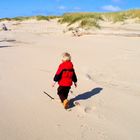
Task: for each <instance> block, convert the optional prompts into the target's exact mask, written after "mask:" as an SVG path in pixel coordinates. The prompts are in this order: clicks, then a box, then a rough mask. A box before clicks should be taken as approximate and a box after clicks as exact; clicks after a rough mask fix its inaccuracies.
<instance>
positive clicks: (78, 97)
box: [69, 87, 103, 108]
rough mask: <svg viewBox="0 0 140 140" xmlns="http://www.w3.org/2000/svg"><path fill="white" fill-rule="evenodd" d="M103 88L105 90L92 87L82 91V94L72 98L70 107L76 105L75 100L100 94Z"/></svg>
mask: <svg viewBox="0 0 140 140" xmlns="http://www.w3.org/2000/svg"><path fill="white" fill-rule="evenodd" d="M102 90H103V88H101V87H97V88H94V89H92V90H91V91H88V92H85V93H82V94H80V95H78V96H76V97H75V98H72V99H71V100H70V105H69V108H73V107H74V106H75V105H74V102H75V101H78V100H87V99H89V98H91V97H92V96H95V95H97V94H99V93H100V92H101V91H102Z"/></svg>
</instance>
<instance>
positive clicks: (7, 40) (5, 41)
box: [0, 39, 16, 42]
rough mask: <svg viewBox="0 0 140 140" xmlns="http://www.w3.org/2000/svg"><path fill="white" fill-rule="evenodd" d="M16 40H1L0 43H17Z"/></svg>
mask: <svg viewBox="0 0 140 140" xmlns="http://www.w3.org/2000/svg"><path fill="white" fill-rule="evenodd" d="M15 41H16V40H15V39H4V40H0V42H15Z"/></svg>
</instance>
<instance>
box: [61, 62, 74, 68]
mask: <svg viewBox="0 0 140 140" xmlns="http://www.w3.org/2000/svg"><path fill="white" fill-rule="evenodd" d="M62 65H63V67H64V68H65V69H73V64H72V62H71V61H65V62H63V63H62Z"/></svg>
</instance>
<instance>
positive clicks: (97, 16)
mask: <svg viewBox="0 0 140 140" xmlns="http://www.w3.org/2000/svg"><path fill="white" fill-rule="evenodd" d="M55 18H57V19H59V20H58V22H59V23H61V24H63V23H67V26H70V25H73V24H75V23H78V25H79V27H81V28H93V27H94V28H98V29H100V28H101V27H100V21H107V22H112V23H117V22H125V21H126V20H128V19H137V21H138V23H140V9H138V10H136V9H135V10H128V11H120V12H104V13H97V12H90V13H88V12H81V13H65V14H64V15H62V16H42V15H38V16H31V17H14V18H2V19H0V21H5V20H6V21H24V20H31V19H35V20H38V21H40V20H46V21H49V20H51V19H55Z"/></svg>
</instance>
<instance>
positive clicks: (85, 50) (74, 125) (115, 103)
mask: <svg viewBox="0 0 140 140" xmlns="http://www.w3.org/2000/svg"><path fill="white" fill-rule="evenodd" d="M7 24H8V26H9V27H10V28H11V29H13V30H12V31H8V32H3V31H1V32H0V140H139V139H140V111H139V106H140V86H139V85H140V38H139V37H122V36H112V35H109V36H106V35H89V36H82V37H72V36H71V34H63V33H62V31H63V29H65V27H64V26H61V25H59V24H57V23H56V22H55V21H51V22H36V21H32V22H31V21H30V22H23V23H21V24H19V25H12V24H11V22H10V23H7ZM125 26H126V25H125ZM45 27H46V28H47V29H44V28H45ZM128 28H129V26H128ZM135 28H136V26H135ZM133 32H134V31H133ZM65 51H68V52H70V53H71V55H72V58H73V63H74V65H75V69H76V73H77V76H78V88H77V89H75V88H74V87H72V89H71V90H72V91H73V93H70V94H69V99H71V98H74V97H75V96H78V95H79V96H78V97H77V98H76V99H79V100H77V101H79V103H80V104H81V105H80V106H76V107H72V108H71V109H69V110H68V111H66V110H64V109H63V106H62V105H61V103H59V102H57V101H56V102H55V101H51V100H50V99H49V98H48V97H47V96H46V95H45V94H44V93H43V91H44V90H45V91H47V92H48V93H49V94H50V95H52V96H53V97H55V98H56V99H58V96H57V95H56V90H57V86H56V87H55V88H52V87H51V83H52V80H53V76H54V74H55V72H56V69H57V67H58V65H59V63H60V55H61V53H63V52H65ZM101 88H102V90H101ZM94 94H95V95H94Z"/></svg>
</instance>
